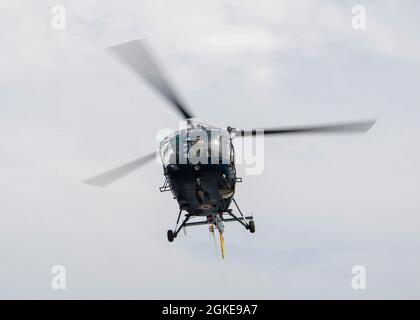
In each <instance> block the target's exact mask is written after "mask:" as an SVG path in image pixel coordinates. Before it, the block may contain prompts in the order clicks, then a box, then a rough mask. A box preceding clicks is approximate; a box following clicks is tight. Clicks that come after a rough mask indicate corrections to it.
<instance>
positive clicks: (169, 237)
mask: <svg viewBox="0 0 420 320" xmlns="http://www.w3.org/2000/svg"><path fill="white" fill-rule="evenodd" d="M174 239H175V234H174V232H173V231H172V230H168V241H169V242H173V241H174Z"/></svg>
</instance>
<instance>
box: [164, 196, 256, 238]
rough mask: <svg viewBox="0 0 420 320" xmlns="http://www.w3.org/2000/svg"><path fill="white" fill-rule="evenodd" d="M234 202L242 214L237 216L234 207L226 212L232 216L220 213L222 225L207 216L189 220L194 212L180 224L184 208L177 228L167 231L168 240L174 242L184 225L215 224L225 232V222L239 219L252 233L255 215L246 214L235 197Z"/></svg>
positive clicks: (177, 222)
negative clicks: (225, 216)
mask: <svg viewBox="0 0 420 320" xmlns="http://www.w3.org/2000/svg"><path fill="white" fill-rule="evenodd" d="M232 200H233V203H234V204H235V206H236V208H237V209H238V212H239V214H240V217H238V216H236V215H235V214H233V210H232V209H228V210H227V211H226V212H224V213H227V214H228V215H229V216H230V218H224V217H223V214H218V215H216V217H217V219H218V220H219V221H221V222H222V224H221V225H218V224H216V223H215V222H214V221H213V219H209V218H207V219H206V220H204V221H194V222H189V220H190V219H191V217H193V216H194V215H193V214H190V213H188V214H186V215H185V218H184V220H183V221H182V223H181V224H180V225H179V226H178V224H179V221H180V219H181V213H182V210H180V211H179V214H178V218H177V220H176V225H175V228H174V229H173V230H168V232H167V236H168V241H169V242H173V241H174V239H175V238H176V237H177V235H178V233H179V232H180V231H181V229H182V228H184V227H189V226H199V225H208V224H210V225H215V226H216V227H217V229H218V230H219V232H221V233H223V223H224V222H233V221H237V222H239V223H240V224H242V225H243V226H244V227H245V229H246V230H249V231H250V232H251V233H254V232H255V222H254V217H253V216H244V215H243V213H242V211H241V209H240V208H239V206H238V204H237V203H236V200H235V199H232Z"/></svg>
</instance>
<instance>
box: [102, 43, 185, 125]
mask: <svg viewBox="0 0 420 320" xmlns="http://www.w3.org/2000/svg"><path fill="white" fill-rule="evenodd" d="M109 50H110V51H111V52H112V53H114V54H115V55H117V56H118V57H119V58H120V59H121V60H123V61H124V62H125V63H126V64H127V65H128V66H129V67H130V68H131V69H132V70H133V71H135V72H136V73H137V74H139V75H140V76H142V77H143V79H145V80H146V81H147V82H148V83H149V84H150V85H151V86H152V87H153V88H155V89H156V90H157V91H158V92H159V93H160V94H161V95H162V96H164V97H165V98H166V99H167V100H168V101H169V102H170V103H171V104H172V106H173V107H175V109H176V110H177V111H178V112H180V113H181V114H182V116H183V117H184V118H185V119H189V118H193V115H192V113H191V112H190V111H188V108H187V107H186V106H185V104H184V103H183V102H182V101H181V99H180V98H179V97H178V95H177V94H176V92H175V90H174V89H173V87H172V86H171V85H170V82H169V81H168V79H167V78H166V77H165V75H164V73H163V72H162V70H161V68H159V65H158V63H157V62H156V60H155V59H154V58H153V55H152V54H151V53H150V50H149V49H148V46H147V43H146V41H145V40H133V41H130V42H126V43H122V44H119V45H117V46H113V47H110V48H109Z"/></svg>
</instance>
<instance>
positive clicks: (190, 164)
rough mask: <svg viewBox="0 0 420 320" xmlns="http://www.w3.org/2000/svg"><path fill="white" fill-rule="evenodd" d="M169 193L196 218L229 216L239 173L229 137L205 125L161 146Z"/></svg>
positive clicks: (189, 128)
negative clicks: (237, 173) (237, 172)
mask: <svg viewBox="0 0 420 320" xmlns="http://www.w3.org/2000/svg"><path fill="white" fill-rule="evenodd" d="M160 151H161V158H162V163H163V168H164V175H165V177H166V181H165V186H166V189H165V190H170V191H171V192H172V194H173V196H174V198H175V199H176V200H177V201H178V204H179V208H180V210H184V211H187V212H188V213H189V214H191V215H194V216H211V215H215V214H220V213H223V212H226V211H227V210H228V208H229V205H230V203H231V201H232V198H233V196H234V194H235V185H236V170H235V162H234V149H233V144H232V138H231V136H230V134H229V133H228V132H227V131H225V130H223V129H220V128H216V127H211V126H208V125H203V124H194V126H192V127H188V128H187V129H184V130H180V131H178V132H176V133H174V134H173V135H171V136H170V137H166V138H165V139H164V140H163V141H162V143H161V150H160Z"/></svg>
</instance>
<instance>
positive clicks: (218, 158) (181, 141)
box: [161, 128, 231, 166]
mask: <svg viewBox="0 0 420 320" xmlns="http://www.w3.org/2000/svg"><path fill="white" fill-rule="evenodd" d="M230 155H231V146H230V137H229V135H228V133H227V132H225V131H223V130H220V129H203V128H189V129H188V130H183V131H181V132H180V133H179V134H177V135H174V136H172V137H169V138H166V139H165V140H164V141H163V142H162V143H161V157H162V162H163V164H164V165H165V166H166V165H168V164H187V163H189V164H199V163H201V164H219V163H230Z"/></svg>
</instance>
